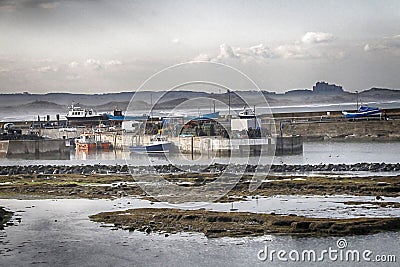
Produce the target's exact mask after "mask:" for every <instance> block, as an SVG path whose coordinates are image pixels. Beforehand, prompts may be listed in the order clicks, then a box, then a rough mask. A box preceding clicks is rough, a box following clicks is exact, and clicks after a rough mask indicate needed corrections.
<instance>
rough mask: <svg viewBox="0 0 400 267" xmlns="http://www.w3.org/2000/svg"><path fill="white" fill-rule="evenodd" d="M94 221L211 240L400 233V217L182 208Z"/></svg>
mask: <svg viewBox="0 0 400 267" xmlns="http://www.w3.org/2000/svg"><path fill="white" fill-rule="evenodd" d="M90 218H91V219H92V220H93V221H95V222H103V223H107V224H113V225H114V226H115V227H119V228H122V229H125V230H129V231H134V230H139V231H143V232H146V233H151V232H153V231H156V232H165V233H166V234H167V235H168V234H171V233H178V232H199V233H203V234H205V236H207V237H224V236H229V237H241V236H262V235H266V234H289V235H296V236H302V237H309V236H348V235H362V234H373V233H378V232H381V231H398V230H400V218H355V219H331V218H306V217H302V216H296V215H289V216H286V215H276V214H257V213H250V212H215V211H207V210H204V209H200V210H180V209H165V208H164V209H153V208H152V209H146V208H142V209H129V210H123V211H115V212H103V213H99V214H96V215H93V216H90Z"/></svg>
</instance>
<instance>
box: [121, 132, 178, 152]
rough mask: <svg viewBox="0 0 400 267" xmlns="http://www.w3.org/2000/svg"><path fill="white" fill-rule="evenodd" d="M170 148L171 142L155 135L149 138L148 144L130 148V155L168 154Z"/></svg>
mask: <svg viewBox="0 0 400 267" xmlns="http://www.w3.org/2000/svg"><path fill="white" fill-rule="evenodd" d="M170 148H171V142H169V141H168V140H167V138H166V137H165V136H161V135H155V136H153V137H151V138H150V143H148V144H146V145H136V146H130V147H129V151H130V152H132V153H168V152H169V150H170Z"/></svg>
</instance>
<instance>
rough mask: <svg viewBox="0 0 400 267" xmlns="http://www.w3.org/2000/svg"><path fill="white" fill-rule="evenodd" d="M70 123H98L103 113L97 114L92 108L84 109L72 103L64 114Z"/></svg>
mask: <svg viewBox="0 0 400 267" xmlns="http://www.w3.org/2000/svg"><path fill="white" fill-rule="evenodd" d="M65 117H66V118H67V120H68V122H69V124H70V125H73V124H88V123H89V124H93V123H94V124H99V121H101V120H102V118H103V115H99V114H97V112H96V111H95V110H93V109H85V108H81V107H80V106H77V105H75V104H72V105H71V106H70V107H69V109H68V114H67V115H66V116H65Z"/></svg>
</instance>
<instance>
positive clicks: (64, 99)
mask: <svg viewBox="0 0 400 267" xmlns="http://www.w3.org/2000/svg"><path fill="white" fill-rule="evenodd" d="M261 93H262V94H263V95H264V97H265V99H267V101H268V103H269V105H270V106H285V105H306V104H334V103H352V102H355V101H356V99H357V94H356V93H351V92H348V91H345V90H344V89H343V88H342V87H341V86H337V85H335V84H328V83H325V82H318V83H317V84H316V86H314V87H313V88H312V89H307V88H300V89H295V90H290V91H288V92H286V93H274V92H269V91H262V92H261ZM229 96H230V103H231V106H232V107H241V106H244V105H246V103H245V102H244V101H243V99H246V101H247V102H248V104H249V105H250V106H252V105H256V106H257V105H258V106H260V105H265V99H264V98H263V97H260V93H259V92H255V91H251V90H245V91H232V92H230V94H228V92H226V91H224V92H223V93H208V92H196V91H185V90H183V91H170V92H162V91H161V92H150V91H141V92H137V93H135V92H120V93H105V94H70V93H48V94H29V93H20V94H0V109H1V110H2V112H3V113H5V111H6V110H7V109H8V110H9V111H12V109H15V110H16V111H20V110H34V111H35V112H36V111H40V110H54V111H57V112H59V113H61V114H63V113H66V112H67V109H68V106H69V105H70V104H71V103H72V102H75V103H79V104H80V105H81V106H82V107H89V108H94V109H96V110H97V111H100V112H111V111H112V110H113V109H114V108H115V107H116V106H118V107H119V108H121V109H123V110H124V109H126V107H127V106H128V103H129V101H131V99H132V98H133V101H134V103H135V108H136V107H137V108H138V109H141V108H143V109H147V108H149V104H150V103H151V102H152V103H157V105H156V108H157V109H170V108H173V107H175V106H176V105H180V104H182V103H184V102H186V101H187V100H189V99H190V100H192V101H190V103H191V104H193V103H194V102H193V100H194V99H197V98H199V101H198V102H197V103H196V105H197V104H198V106H199V107H201V106H202V105H203V106H210V105H212V100H211V101H204V100H201V98H208V99H215V100H216V104H217V106H221V102H222V103H224V104H225V105H227V104H228V102H229ZM358 98H359V101H360V102H373V101H377V102H379V101H400V90H398V89H387V88H375V87H374V88H370V89H367V90H364V91H361V92H359V94H358Z"/></svg>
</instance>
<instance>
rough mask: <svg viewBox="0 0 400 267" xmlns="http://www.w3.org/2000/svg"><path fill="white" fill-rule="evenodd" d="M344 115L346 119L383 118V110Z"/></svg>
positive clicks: (346, 113)
mask: <svg viewBox="0 0 400 267" xmlns="http://www.w3.org/2000/svg"><path fill="white" fill-rule="evenodd" d="M342 114H343V116H344V117H345V118H348V119H354V118H364V117H371V116H381V115H382V110H380V109H377V110H368V111H364V112H349V111H343V112H342Z"/></svg>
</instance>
